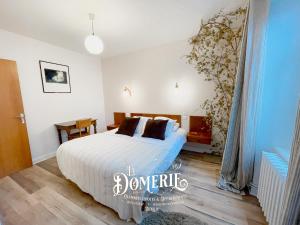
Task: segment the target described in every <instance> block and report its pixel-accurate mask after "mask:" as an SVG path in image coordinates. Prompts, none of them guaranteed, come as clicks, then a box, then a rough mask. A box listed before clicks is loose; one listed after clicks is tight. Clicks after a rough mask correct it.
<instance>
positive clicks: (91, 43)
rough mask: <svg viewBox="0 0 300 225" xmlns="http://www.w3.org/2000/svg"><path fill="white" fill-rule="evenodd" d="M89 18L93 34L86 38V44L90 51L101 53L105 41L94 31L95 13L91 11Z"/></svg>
mask: <svg viewBox="0 0 300 225" xmlns="http://www.w3.org/2000/svg"><path fill="white" fill-rule="evenodd" d="M89 18H90V21H91V24H92V34H90V35H89V36H87V37H86V38H85V41H84V45H85V48H86V50H87V51H88V52H89V53H91V54H94V55H99V54H101V53H102V52H103V42H102V40H101V39H100V38H99V37H98V36H96V35H95V32H94V19H95V14H93V13H89Z"/></svg>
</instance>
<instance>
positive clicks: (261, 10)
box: [218, 0, 269, 193]
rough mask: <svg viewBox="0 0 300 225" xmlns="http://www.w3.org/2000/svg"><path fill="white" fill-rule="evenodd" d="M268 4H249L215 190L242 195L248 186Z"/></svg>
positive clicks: (261, 0)
mask: <svg viewBox="0 0 300 225" xmlns="http://www.w3.org/2000/svg"><path fill="white" fill-rule="evenodd" d="M268 8H269V1H268V0H250V1H249V8H248V10H249V11H248V21H247V25H246V31H247V33H246V35H245V36H244V38H243V43H242V49H241V57H240V62H239V68H238V74H237V75H236V86H235V91H234V97H233V104H232V109H231V118H230V122H229V127H228V134H227V141H226V145H225V150H224V156H223V161H222V168H221V177H220V180H219V183H218V187H219V188H221V189H225V190H229V191H232V192H235V193H243V191H244V189H245V188H247V187H248V186H249V185H250V182H251V181H252V177H253V166H254V157H255V151H254V144H255V143H254V141H255V140H254V137H255V130H256V125H257V115H256V114H257V112H258V105H257V103H258V98H259V96H260V89H261V83H260V78H259V76H260V71H261V68H262V59H263V56H262V55H263V45H264V39H265V30H266V24H267V18H268Z"/></svg>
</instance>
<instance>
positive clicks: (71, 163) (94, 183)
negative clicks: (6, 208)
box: [56, 128, 186, 223]
mask: <svg viewBox="0 0 300 225" xmlns="http://www.w3.org/2000/svg"><path fill="white" fill-rule="evenodd" d="M115 132H116V129H115V130H111V131H107V132H103V133H99V134H94V135H90V136H87V137H83V138H79V139H74V140H72V141H68V142H65V143H63V144H62V145H61V146H60V147H59V148H58V150H57V154H56V155H57V161H58V166H59V168H60V170H61V172H62V173H63V175H64V176H65V177H66V178H67V179H70V180H72V181H73V182H74V183H76V184H77V185H78V186H79V188H80V189H81V190H82V191H84V192H87V193H89V194H90V195H92V196H93V197H94V199H95V200H96V201H98V202H100V203H102V204H104V205H106V206H108V207H110V208H112V209H114V210H115V211H116V212H117V213H118V214H119V217H120V218H121V219H124V220H128V219H131V218H132V219H134V220H135V221H136V222H137V223H140V222H141V221H142V211H141V207H140V206H135V205H129V204H127V203H126V202H124V199H123V197H120V196H119V197H118V196H115V197H114V196H113V185H114V181H113V175H114V174H115V173H118V172H124V173H125V172H127V171H128V166H131V167H133V168H134V170H135V174H136V175H138V176H149V175H152V174H160V173H163V172H164V171H166V170H167V169H168V168H169V167H170V166H171V164H172V162H173V161H174V160H175V159H176V157H177V155H178V154H179V152H180V150H181V149H182V146H183V144H184V143H185V142H186V131H185V130H184V129H181V128H179V129H178V130H177V131H176V132H173V134H172V135H170V136H169V137H167V138H166V140H164V141H162V140H157V139H152V138H144V137H141V136H140V135H138V134H136V135H135V136H133V137H129V136H126V135H120V134H115Z"/></svg>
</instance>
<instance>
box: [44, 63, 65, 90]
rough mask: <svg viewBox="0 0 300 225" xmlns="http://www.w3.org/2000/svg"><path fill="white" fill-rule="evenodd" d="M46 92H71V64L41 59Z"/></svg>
mask: <svg viewBox="0 0 300 225" xmlns="http://www.w3.org/2000/svg"><path fill="white" fill-rule="evenodd" d="M39 62H40V69H41V77H42V85H43V91H44V93H71V83H70V74H69V66H66V65H62V64H58V63H52V62H46V61H42V60H40V61H39Z"/></svg>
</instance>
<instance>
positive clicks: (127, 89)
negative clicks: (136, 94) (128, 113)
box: [123, 86, 132, 97]
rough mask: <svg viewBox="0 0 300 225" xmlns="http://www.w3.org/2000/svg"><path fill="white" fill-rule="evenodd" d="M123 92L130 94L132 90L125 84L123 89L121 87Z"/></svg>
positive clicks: (126, 94) (125, 94)
mask: <svg viewBox="0 0 300 225" xmlns="http://www.w3.org/2000/svg"><path fill="white" fill-rule="evenodd" d="M123 94H124V96H130V97H131V96H132V91H131V89H130V88H129V87H127V86H125V87H124V89H123Z"/></svg>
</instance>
